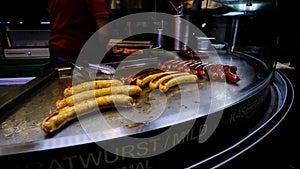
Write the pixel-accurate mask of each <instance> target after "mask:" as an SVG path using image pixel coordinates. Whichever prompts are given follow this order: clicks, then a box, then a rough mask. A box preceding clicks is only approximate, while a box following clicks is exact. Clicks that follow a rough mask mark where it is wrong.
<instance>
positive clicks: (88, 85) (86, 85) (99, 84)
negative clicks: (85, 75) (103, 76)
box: [64, 79, 123, 97]
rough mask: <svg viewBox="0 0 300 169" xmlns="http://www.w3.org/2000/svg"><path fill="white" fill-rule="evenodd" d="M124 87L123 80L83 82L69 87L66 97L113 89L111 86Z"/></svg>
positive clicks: (66, 90)
mask: <svg viewBox="0 0 300 169" xmlns="http://www.w3.org/2000/svg"><path fill="white" fill-rule="evenodd" d="M120 85H123V82H122V81H121V80H114V79H110V80H93V81H87V82H82V83H79V84H77V85H74V86H69V87H67V88H66V89H65V90H64V97H69V96H71V95H73V94H76V93H80V92H83V91H86V90H92V89H101V88H105V87H111V86H120Z"/></svg>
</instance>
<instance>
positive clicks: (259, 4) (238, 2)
mask: <svg viewBox="0 0 300 169" xmlns="http://www.w3.org/2000/svg"><path fill="white" fill-rule="evenodd" d="M215 2H219V3H221V4H223V5H225V6H228V7H230V8H231V9H233V10H235V11H244V12H252V11H258V10H263V9H271V8H274V7H276V6H277V0H260V1H253V0H215Z"/></svg>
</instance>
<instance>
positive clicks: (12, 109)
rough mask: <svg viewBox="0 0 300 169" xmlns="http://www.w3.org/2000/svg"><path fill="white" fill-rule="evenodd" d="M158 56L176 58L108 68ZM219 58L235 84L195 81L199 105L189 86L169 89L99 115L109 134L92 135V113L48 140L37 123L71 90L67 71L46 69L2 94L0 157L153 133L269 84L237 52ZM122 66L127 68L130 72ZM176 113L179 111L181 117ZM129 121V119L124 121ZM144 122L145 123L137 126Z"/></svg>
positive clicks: (259, 66) (262, 69)
mask: <svg viewBox="0 0 300 169" xmlns="http://www.w3.org/2000/svg"><path fill="white" fill-rule="evenodd" d="M162 54H163V55H164V56H168V57H176V55H174V53H172V52H170V53H169V52H165V53H161V52H159V53H156V54H154V55H153V57H150V58H149V60H150V61H149V60H148V62H146V60H134V61H132V62H131V61H127V62H126V61H124V63H125V64H124V65H122V64H119V63H111V64H112V65H119V67H118V69H120V70H126V71H127V72H126V71H123V72H125V73H128V72H130V71H132V70H133V69H135V68H137V67H140V66H145V65H143V64H145V63H148V65H147V66H150V67H151V66H154V65H156V64H159V63H160V62H161V61H162V59H160V57H161V55H162ZM219 55H220V57H221V58H222V63H225V64H230V65H236V66H237V67H238V71H237V73H238V75H239V76H240V78H241V81H239V83H238V84H237V85H233V84H227V85H225V86H224V83H218V82H216V83H212V82H208V81H205V80H203V81H200V82H199V84H198V87H199V95H196V96H200V99H201V102H199V97H195V95H194V93H193V91H191V90H190V89H191V87H193V86H190V85H184V86H183V87H182V88H181V89H180V90H179V89H178V88H172V89H171V90H170V91H169V92H168V93H167V94H166V95H163V96H161V95H159V94H157V93H154V95H155V97H156V98H157V99H155V100H154V102H151V103H150V101H151V100H147V99H146V100H143V101H145V102H143V104H142V106H140V107H138V108H137V109H139V110H141V111H139V112H135V111H133V112H132V111H128V112H126V113H125V114H122V113H120V112H119V111H117V110H114V109H111V110H107V111H104V112H102V113H103V117H104V118H105V119H106V122H108V123H109V126H112V127H113V129H112V128H105V130H101V131H94V130H95V129H99V126H97V125H98V123H95V121H94V120H95V119H97V116H98V114H97V113H95V114H91V115H89V116H87V117H83V118H80V120H74V121H72V122H71V123H69V124H67V125H66V126H65V127H63V128H62V129H61V130H59V132H56V133H54V134H53V135H46V134H45V133H44V132H43V131H42V130H41V127H40V124H41V121H42V120H43V118H45V117H46V116H47V115H48V114H49V113H51V111H53V110H54V109H55V107H54V105H55V102H56V100H57V99H59V98H61V97H62V93H63V90H64V89H65V88H66V87H67V86H70V85H72V70H70V69H61V70H59V69H56V70H50V71H48V72H46V73H45V74H43V75H42V76H40V77H38V78H36V79H34V80H32V81H31V82H30V83H28V84H26V85H24V86H22V87H20V88H19V89H18V90H16V91H14V92H12V93H8V94H7V96H5V97H3V98H4V100H5V101H2V102H0V103H1V107H0V111H1V116H0V140H1V142H0V156H2V155H11V154H18V153H26V152H34V151H41V150H52V149H56V148H61V147H69V146H77V145H83V144H86V143H91V142H95V141H105V140H109V139H114V138H118V137H121V136H124V135H135V134H139V133H145V132H151V131H155V130H158V129H162V128H165V127H169V126H172V125H176V124H179V123H183V122H186V121H189V120H193V119H197V118H200V117H204V116H207V114H209V113H213V112H216V111H221V110H223V109H225V108H228V107H231V106H234V105H236V104H239V103H241V102H243V101H244V100H246V99H247V98H249V97H251V96H253V95H255V94H257V93H259V92H261V91H262V90H264V89H265V88H266V87H267V86H268V85H269V84H270V82H271V78H272V72H270V70H269V69H268V68H267V67H266V65H264V63H262V62H260V61H259V60H257V59H255V58H253V57H251V56H248V55H242V54H240V53H227V52H221V53H220V54H219ZM212 57H213V56H212ZM166 58H167V57H166ZM142 63H143V64H142ZM149 63H151V64H149ZM141 64H142V65H141ZM128 66H132V69H130V67H128ZM249 72H251V73H249ZM268 72H269V73H268ZM212 87H213V88H214V90H212ZM224 87H225V89H226V90H224ZM144 91H146V92H145V93H143V94H142V97H141V98H144V99H145V98H147V97H143V96H144V95H146V96H148V94H149V93H147V89H145V90H144ZM183 91H185V92H183ZM182 93H185V94H186V95H185V96H184V98H188V99H181V98H182V97H183V96H182ZM156 94H157V95H156ZM212 98H213V99H215V102H213V103H219V105H217V106H212V105H211V103H212V102H211V99H212ZM162 99H166V100H165V101H166V102H165V103H166V105H162V106H165V109H164V111H161V110H159V109H157V111H156V110H154V111H151V113H153V114H149V112H148V111H147V110H148V109H149V108H150V107H151V106H150V107H149V103H150V104H154V105H159V104H160V103H161V102H160V101H161V100H162ZM224 100H225V101H224ZM16 103H17V104H16ZM147 106H148V107H147ZM155 107H157V106H155ZM158 107H159V106H158ZM178 110H184V114H182V113H180V112H178ZM195 111H196V112H195ZM91 116H92V117H91ZM125 116H126V117H125ZM129 116H130V118H128V117H129ZM178 117H180V118H178ZM128 119H130V120H128ZM132 119H134V120H132ZM145 119H148V120H146V121H143V123H140V121H141V120H145ZM140 124H141V125H140ZM87 129H90V130H91V131H92V133H93V134H94V133H96V135H97V136H95V137H91V135H89V132H87Z"/></svg>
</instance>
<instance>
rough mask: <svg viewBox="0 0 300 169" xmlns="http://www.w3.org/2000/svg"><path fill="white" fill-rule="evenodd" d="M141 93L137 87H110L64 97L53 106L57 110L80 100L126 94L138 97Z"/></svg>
mask: <svg viewBox="0 0 300 169" xmlns="http://www.w3.org/2000/svg"><path fill="white" fill-rule="evenodd" d="M141 92H142V89H141V88H140V87H139V86H137V85H121V86H111V87H106V88H102V89H95V90H87V91H83V92H80V93H77V94H74V95H72V96H69V97H65V98H62V99H59V100H57V101H56V103H55V105H56V108H57V109H61V108H63V107H65V106H67V105H74V103H77V102H80V101H82V100H87V99H90V98H92V97H100V96H105V95H110V94H127V95H138V94H140V93H141Z"/></svg>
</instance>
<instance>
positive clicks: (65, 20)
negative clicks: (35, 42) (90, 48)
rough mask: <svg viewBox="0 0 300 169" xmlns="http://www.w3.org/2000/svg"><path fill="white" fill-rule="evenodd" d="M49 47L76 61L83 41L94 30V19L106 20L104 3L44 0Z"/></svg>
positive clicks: (65, 57) (80, 0)
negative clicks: (46, 4) (48, 29)
mask: <svg viewBox="0 0 300 169" xmlns="http://www.w3.org/2000/svg"><path fill="white" fill-rule="evenodd" d="M48 8H49V9H48V10H49V14H50V37H49V48H50V49H51V50H53V51H54V52H55V53H57V54H59V55H60V56H62V57H63V58H64V59H65V60H69V61H76V58H77V56H78V54H79V52H80V50H81V48H82V47H83V45H84V44H85V42H86V41H87V40H88V39H89V38H90V37H91V35H93V34H94V33H95V32H96V31H97V30H98V28H97V26H96V21H95V20H96V19H100V18H108V12H107V10H106V7H105V2H104V0H48Z"/></svg>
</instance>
